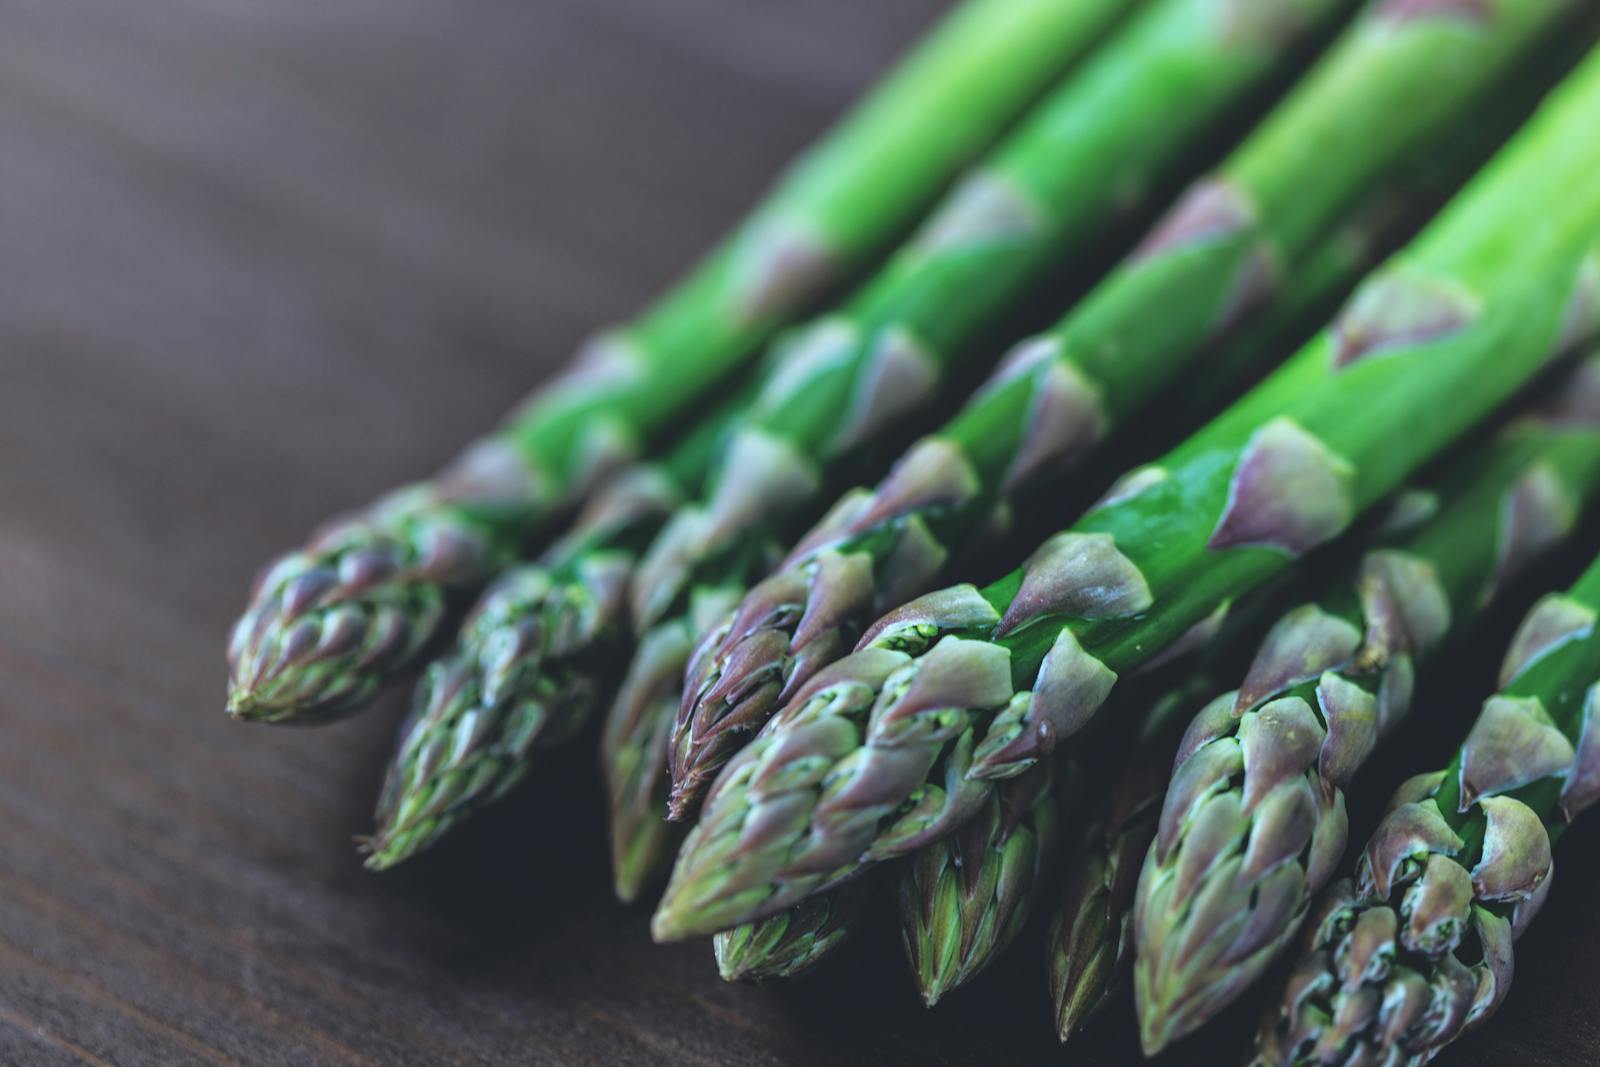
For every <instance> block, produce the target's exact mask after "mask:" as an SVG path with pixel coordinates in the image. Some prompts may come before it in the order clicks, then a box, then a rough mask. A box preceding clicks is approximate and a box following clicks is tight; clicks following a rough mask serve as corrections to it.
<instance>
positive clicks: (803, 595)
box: [671, 0, 1572, 813]
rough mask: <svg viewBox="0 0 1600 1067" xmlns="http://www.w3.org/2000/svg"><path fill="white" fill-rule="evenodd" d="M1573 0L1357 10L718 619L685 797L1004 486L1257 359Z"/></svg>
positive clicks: (681, 763) (1051, 469)
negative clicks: (1133, 229) (1278, 310)
mask: <svg viewBox="0 0 1600 1067" xmlns="http://www.w3.org/2000/svg"><path fill="white" fill-rule="evenodd" d="M1571 7H1572V4H1571V3H1570V2H1569V0H1493V2H1489V3H1484V4H1478V5H1475V6H1474V7H1473V8H1472V9H1471V11H1470V17H1463V11H1462V9H1460V8H1457V7H1452V6H1450V5H1441V6H1433V7H1427V6H1424V7H1422V8H1419V7H1418V6H1417V5H1414V4H1399V3H1392V2H1389V3H1380V4H1377V5H1376V6H1374V7H1373V8H1372V9H1371V10H1370V11H1369V13H1368V14H1367V16H1366V17H1365V18H1362V19H1360V20H1358V21H1357V23H1356V24H1355V25H1354V26H1353V27H1352V28H1351V29H1350V30H1349V31H1348V33H1347V34H1346V35H1345V37H1344V39H1343V40H1342V42H1341V43H1340V45H1339V46H1337V47H1336V48H1335V49H1334V50H1333V51H1332V52H1331V53H1330V54H1329V55H1328V56H1327V57H1326V58H1325V59H1324V60H1323V61H1322V62H1321V63H1320V64H1319V65H1318V67H1317V68H1316V70H1315V71H1314V72H1313V73H1312V74H1311V75H1310V76H1308V77H1307V78H1306V79H1305V81H1304V82H1303V83H1302V84H1301V85H1300V86H1299V87H1298V88H1297V89H1296V90H1295V91H1294V92H1293V93H1292V94H1291V95H1290V96H1289V98H1288V99H1287V100H1286V101H1285V102H1284V103H1283V104H1282V105H1280V106H1279V107H1278V108H1277V109H1275V110H1274V112H1273V113H1272V114H1271V115H1270V116H1269V117H1268V118H1267V120H1266V121H1265V122H1263V124H1262V125H1261V126H1260V128H1258V129H1257V130H1256V131H1255V132H1254V133H1253V134H1252V135H1251V136H1250V138H1249V139H1248V140H1247V141H1246V142H1245V143H1244V144H1243V145H1242V146H1240V147H1239V148H1238V149H1237V150H1236V151H1235V152H1234V153H1233V154H1232V155H1231V156H1230V157H1229V158H1228V159H1227V160H1226V161H1225V162H1223V163H1222V164H1221V165H1220V167H1219V168H1218V169H1217V170H1216V171H1214V172H1213V173H1212V174H1210V175H1209V176H1207V177H1206V178H1204V179H1202V180H1200V181H1199V182H1198V183H1196V184H1195V185H1194V186H1193V187H1192V188H1191V189H1190V190H1189V192H1188V194H1187V195H1186V196H1184V197H1183V198H1181V199H1180V200H1179V202H1178V205H1177V206H1176V208H1175V209H1174V210H1173V211H1172V212H1171V213H1169V215H1168V216H1167V218H1166V219H1165V220H1163V221H1162V222H1161V223H1160V224H1159V225H1157V227H1156V228H1155V229H1154V231H1153V232H1152V233H1151V234H1150V235H1149V236H1148V237H1147V238H1146V239H1145V241H1144V242H1143V243H1142V244H1141V246H1140V247H1139V249H1138V250H1137V251H1136V252H1135V253H1134V254H1133V256H1132V257H1131V258H1130V259H1129V260H1128V261H1126V262H1125V263H1123V264H1122V265H1121V267H1120V268H1119V269H1117V270H1116V271H1115V272H1114V273H1113V274H1112V275H1110V276H1109V277H1108V278H1107V279H1106V280H1105V281H1104V282H1102V283H1101V284H1100V285H1099V286H1098V287H1097V288H1096V289H1095V290H1094V292H1093V293H1091V294H1090V296H1089V297H1088V298H1087V299H1086V300H1084V301H1083V302H1082V303H1081V304H1080V305H1078V306H1077V307H1076V308H1074V309H1073V310H1072V311H1071V312H1069V313H1068V314H1067V315H1066V316H1065V317H1064V318H1063V319H1062V320H1061V321H1060V322H1058V323H1057V324H1056V325H1055V326H1053V327H1052V328H1051V329H1050V330H1048V331H1046V332H1045V333H1043V334H1041V335H1039V336H1037V337H1035V338H1032V339H1030V340H1028V341H1025V342H1023V343H1022V344H1020V345H1019V346H1017V347H1016V348H1015V349H1014V350H1013V351H1012V353H1011V355H1010V356H1009V357H1008V358H1007V359H1006V360H1005V361H1004V362H1003V363H1002V366H1001V368H1000V370H999V371H998V373H997V374H996V375H995V377H994V379H993V381H992V382H991V383H990V384H989V386H988V387H987V388H985V389H983V390H981V391H980V392H979V393H978V394H977V395H976V396H975V397H974V398H973V399H972V400H971V401H970V402H969V403H968V404H967V406H966V408H965V409H964V410H963V411H962V412H961V413H960V414H959V415H957V416H956V417H955V418H954V419H953V420H952V421H951V422H950V423H949V424H948V425H946V426H945V427H944V428H943V429H941V430H939V431H937V432H935V433H934V434H932V435H930V436H928V437H925V438H924V439H922V440H921V441H920V442H918V444H917V445H916V446H914V447H913V448H912V449H911V450H910V451H909V452H908V453H907V454H906V456H905V457H904V459H902V460H901V461H900V463H899V464H898V465H897V466H896V468H895V469H894V471H893V472H892V473H891V474H890V476H889V477H888V479H887V480H885V481H884V482H883V483H881V484H880V485H879V486H878V488H877V489H876V491H874V492H872V493H866V492H864V491H861V492H858V493H857V494H856V495H855V496H847V497H846V499H845V500H844V501H841V503H840V505H839V506H837V507H836V508H834V509H833V510H832V511H831V512H830V514H829V516H828V518H827V519H826V520H825V521H824V522H823V523H822V524H821V525H819V526H818V527H816V528H815V529H814V530H813V531H812V532H811V533H810V534H808V535H807V536H805V537H803V538H802V539H801V541H800V543H799V546H798V547H797V548H796V549H795V550H794V551H793V552H792V553H791V554H790V556H789V557H788V559H787V560H786V561H785V562H784V564H783V566H782V567H781V568H780V569H779V570H778V572H777V573H776V574H775V575H773V576H772V577H770V578H768V579H767V580H766V581H764V582H762V583H761V584H759V585H758V586H756V587H755V588H754V589H753V590H752V591H751V592H750V594H749V595H748V596H746V597H745V598H744V600H743V602H742V603H741V604H740V606H739V608H738V609H737V612H736V614H735V616H734V617H733V618H732V619H731V620H728V621H727V622H725V623H724V625H722V626H720V627H719V628H718V629H717V630H715V631H713V633H712V634H711V635H708V638H707V641H706V645H705V647H703V648H702V649H700V650H699V651H698V652H697V654H696V657H695V666H694V675H693V677H692V678H691V679H690V682H689V685H688V687H687V695H686V699H685V701H684V706H683V708H682V709H681V711H680V712H679V715H678V719H677V722H676V723H675V726H674V734H673V743H672V748H671V755H672V761H673V762H672V773H673V780H674V792H675V796H676V797H677V799H676V800H675V801H674V807H675V810H676V811H678V812H680V813H681V812H682V811H684V810H687V809H689V808H691V807H692V806H693V804H694V803H695V802H696V801H697V800H698V798H699V796H700V794H701V793H702V792H703V790H704V788H705V786H707V785H709V783H710V780H711V778H713V777H714V776H715V774H716V772H717V771H718V770H719V769H720V768H721V766H722V764H723V763H724V762H725V761H726V759H727V758H728V756H729V755H731V754H732V752H733V751H734V750H736V748H737V747H738V745H739V744H742V743H743V741H744V740H746V739H747V738H748V736H749V735H750V733H752V732H753V731H754V730H756V729H757V728H759V727H760V725H761V724H762V723H763V722H764V721H765V720H766V718H767V717H768V716H769V715H770V714H771V712H772V711H773V710H774V709H775V708H776V707H777V706H778V705H779V704H780V703H782V702H783V701H784V700H786V699H787V698H789V697H791V696H792V695H793V694H794V692H795V691H796V690H797V689H798V688H799V687H800V686H801V685H803V684H804V683H805V682H806V680H807V679H808V678H809V677H810V676H811V675H812V674H814V673H815V672H816V671H817V670H819V669H820V668H822V667H823V666H825V665H826V664H827V663H829V662H831V661H832V660H834V659H837V658H838V657H839V656H841V655H843V654H844V653H845V651H846V650H847V649H848V648H849V646H850V644H851V643H852V642H853V641H854V640H855V639H856V638H857V637H858V636H859V634H860V632H861V630H862V629H863V628H864V627H865V625H866V623H867V622H869V621H870V620H871V619H872V618H873V617H874V616H875V615H876V614H878V613H880V612H882V611H883V610H885V609H886V608H888V607H891V606H893V605H894V604H897V603H900V602H902V601H903V600H904V599H906V598H907V597H909V596H913V595H916V594H919V593H922V592H925V591H926V590H927V589H928V588H931V587H932V585H933V584H934V580H935V579H936V578H937V576H938V574H939V572H940V570H941V568H942V566H943V565H944V564H945V562H946V561H947V560H948V559H949V558H950V557H951V555H952V554H956V555H959V554H960V553H962V552H963V551H964V550H966V549H967V548H969V547H970V545H971V543H972V541H973V540H974V539H975V538H976V537H977V536H979V532H980V531H981V529H982V525H983V520H984V518H985V517H986V516H988V515H989V514H990V513H991V512H992V511H993V510H994V508H995V507H996V505H997V503H998V502H999V501H1000V500H1002V499H1005V498H1007V497H1009V496H1011V495H1013V494H1015V493H1016V492H1018V491H1019V489H1025V488H1027V487H1029V486H1031V485H1035V484H1037V483H1038V482H1039V481H1040V480H1041V479H1042V477H1043V476H1047V475H1054V474H1057V473H1059V471H1060V470H1061V469H1062V468H1064V467H1066V466H1068V465H1071V464H1076V463H1081V462H1084V461H1085V460H1087V459H1089V458H1091V457H1093V456H1095V455H1096V454H1097V452H1096V450H1095V448H1094V446H1095V445H1096V444H1099V443H1101V442H1103V441H1104V439H1105V437H1106V436H1107V435H1108V434H1110V433H1111V432H1112V431H1113V430H1115V429H1117V428H1118V427H1120V426H1124V425H1126V424H1128V423H1129V422H1130V421H1132V420H1134V419H1135V418H1136V417H1137V416H1138V414H1139V413H1140V412H1141V410H1142V409H1143V408H1144V407H1145V406H1146V405H1147V404H1148V403H1149V401H1150V400H1151V399H1152V398H1153V397H1154V396H1155V395H1156V394H1157V392H1159V391H1160V390H1161V389H1162V387H1163V386H1166V385H1168V384H1170V383H1171V382H1172V380H1173V379H1174V378H1175V377H1176V376H1177V375H1179V373H1180V372H1181V371H1183V370H1184V369H1185V368H1186V366H1188V365H1189V364H1190V363H1192V362H1194V361H1197V360H1200V359H1201V358H1202V357H1204V358H1205V362H1206V363H1209V364H1210V366H1208V367H1206V368H1205V369H1206V370H1207V371H1208V372H1209V373H1208V374H1206V375H1205V377H1206V379H1207V380H1208V382H1209V383H1212V388H1213V389H1214V388H1215V387H1216V384H1217V383H1226V382H1229V381H1235V382H1236V381H1240V380H1241V379H1245V380H1247V379H1248V377H1249V376H1251V375H1252V374H1253V373H1254V372H1255V371H1256V370H1259V369H1260V367H1259V364H1252V362H1251V361H1248V360H1237V359H1235V360H1231V361H1230V360H1225V359H1218V358H1217V355H1216V354H1217V352H1218V351H1219V348H1218V346H1219V342H1220V341H1222V340H1223V339H1225V338H1226V337H1227V336H1229V335H1230V334H1231V333H1233V332H1235V331H1237V330H1238V328H1239V327H1240V326H1241V325H1242V324H1243V323H1245V322H1247V321H1248V320H1249V319H1250V317H1251V315H1252V313H1253V312H1255V311H1257V310H1258V309H1260V308H1261V307H1262V306H1263V305H1265V304H1269V302H1270V299H1271V298H1272V297H1273V296H1274V295H1275V294H1276V293H1277V292H1278V291H1279V290H1280V289H1281V287H1282V286H1283V285H1284V284H1285V283H1286V281H1289V282H1290V283H1291V284H1292V279H1294V278H1296V277H1297V275H1299V273H1300V272H1301V270H1302V268H1303V267H1304V266H1306V265H1307V261H1308V260H1312V259H1315V258H1316V257H1317V256H1318V254H1319V251H1320V250H1321V249H1324V248H1326V246H1327V233H1328V231H1329V228H1330V227H1331V226H1333V225H1335V224H1336V222H1337V221H1338V220H1339V219H1340V218H1341V216H1344V215H1347V214H1348V213H1349V212H1350V211H1351V210H1352V208H1353V207H1354V206H1355V205H1357V204H1358V203H1359V202H1360V201H1362V200H1364V199H1370V198H1372V197H1373V196H1382V195H1384V194H1383V191H1384V190H1386V189H1387V188H1389V187H1390V186H1392V185H1393V184H1394V182H1395V180H1396V179H1397V176H1398V175H1399V174H1400V173H1401V172H1403V171H1405V170H1406V169H1408V168H1410V169H1414V168H1416V167H1417V165H1418V163H1419V161H1420V160H1423V159H1431V158H1432V157H1433V156H1434V155H1435V154H1437V153H1438V152H1440V151H1449V150H1452V149H1456V150H1459V149H1458V146H1456V145H1454V144H1452V141H1460V140H1463V139H1471V138H1464V135H1463V134H1462V127H1463V125H1469V126H1472V127H1473V128H1474V129H1475V128H1476V123H1471V122H1467V121H1466V120H1469V119H1471V118H1475V117H1476V116H1475V115H1474V114H1473V113H1474V111H1475V110H1476V109H1477V108H1478V106H1479V105H1481V104H1482V103H1483V100H1482V98H1483V96H1484V94H1485V90H1486V89H1487V88H1488V87H1489V86H1492V85H1494V84H1495V83H1496V82H1497V81H1498V80H1500V79H1501V78H1502V76H1503V75H1504V74H1505V72H1506V70H1507V69H1508V67H1510V66H1511V65H1512V63H1513V62H1514V61H1515V60H1517V59H1518V58H1519V57H1521V56H1523V55H1524V54H1525V53H1527V52H1528V51H1530V50H1531V48H1532V46H1533V44H1534V43H1535V41H1536V39H1537V38H1538V37H1539V36H1540V34H1541V33H1542V32H1544V31H1547V30H1549V29H1550V28H1551V26H1552V25H1553V24H1555V23H1556V21H1557V19H1558V16H1559V15H1562V14H1564V13H1565V12H1567V11H1569V10H1570V9H1571ZM1471 137H1476V133H1474V134H1472V135H1471ZM1308 145H1313V146H1316V149H1315V150H1314V151H1308V150H1307V147H1306V146H1308ZM1154 307H1159V308H1160V309H1161V313H1160V314H1159V315H1153V314H1151V311H1150V309H1151V308H1154ZM1222 351H1226V348H1223V349H1222ZM1246 351H1250V350H1249V349H1246ZM1257 351H1259V350H1257Z"/></svg>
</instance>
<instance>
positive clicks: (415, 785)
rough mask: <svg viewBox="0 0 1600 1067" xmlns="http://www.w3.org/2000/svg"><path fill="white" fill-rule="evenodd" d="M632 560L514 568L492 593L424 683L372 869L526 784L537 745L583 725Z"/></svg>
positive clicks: (375, 842) (613, 638)
mask: <svg viewBox="0 0 1600 1067" xmlns="http://www.w3.org/2000/svg"><path fill="white" fill-rule="evenodd" d="M629 564H630V559H629V557H628V556H626V555H625V554H612V553H596V554H593V555H589V556H584V557H582V558H581V559H580V561H579V562H578V563H577V564H576V565H574V566H573V567H571V568H568V569H566V570H564V571H558V572H556V573H552V572H551V571H549V570H547V569H545V568H543V567H537V566H526V567H519V568H514V569H513V570H511V571H508V572H507V573H506V574H504V575H503V576H502V577H501V578H500V579H498V580H497V581H496V582H495V583H494V585H492V586H491V587H490V588H489V590H488V591H487V592H486V593H485V594H484V596H483V599H482V600H481V601H480V602H479V604H478V606H477V607H476V608H475V609H474V610H473V612H472V614H471V615H470V616H469V617H468V618H467V620H466V622H465V624H464V625H463V626H462V630H461V637H460V640H459V642H458V644H457V646H456V648H455V650H454V651H453V652H452V653H451V654H450V655H448V656H446V657H444V658H443V659H440V660H437V661H436V662H434V663H433V664H432V665H431V666H430V667H429V669H428V671H427V673H426V674H425V675H424V676H423V678H422V680H421V682H420V683H419V684H418V687H417V692H416V697H415V703H414V705H413V711H412V714H411V716H410V718H409V719H408V720H407V722H406V725H405V727H404V729H403V730H402V731H401V735H400V742H399V746H398V748H397V751H396V753H395V756H394V759H393V761H392V762H391V763H390V765H389V769H388V772H387V774H386V776H385V779H384V786H383V792H382V794H381V796H380V799H379V803H378V808H377V812H376V814H375V816H374V819H375V822H376V824H377V828H376V829H375V830H374V831H373V834H372V836H371V837H370V838H369V839H368V840H367V841H366V843H365V849H366V851H367V853H368V856H367V861H366V862H367V866H368V867H369V868H372V869H373V870H382V869H384V868H387V867H392V866H394V865H395V864H397V863H399V862H401V861H402V860H406V859H409V858H410V857H412V856H414V855H416V854H417V853H419V852H421V851H423V850H424V849H426V848H428V847H430V846H432V845H433V844H435V843H437V842H438V841H439V840H440V839H441V838H443V837H444V836H445V834H447V833H448V832H449V831H450V830H451V829H453V828H454V827H455V826H457V825H459V824H460V823H461V822H462V821H464V820H465V819H467V818H470V817H471V816H472V815H474V814H475V813H477V812H478V811H480V810H482V809H483V808H485V807H487V806H488V805H490V804H492V803H494V802H495V801H496V800H498V799H500V798H501V797H503V796H504V795H505V794H506V793H507V792H509V791H510V790H511V788H512V787H513V786H515V785H516V784H517V783H518V782H520V781H521V780H522V779H523V778H524V777H525V776H526V775H527V772H528V769H529V767H530V766H531V765H532V758H533V754H534V752H535V751H536V750H539V749H544V748H549V747H551V746H553V745H556V744H559V743H560V742H561V741H563V740H565V739H566V738H568V737H570V736H572V734H574V733H576V732H577V731H578V730H579V729H581V728H582V727H583V724H584V723H585V722H587V721H588V719H589V716H590V715H591V714H592V713H593V711H594V708H595V704H596V703H597V701H598V700H599V697H600V693H599V691H598V687H597V686H596V685H595V683H594V682H593V681H592V680H591V671H590V670H589V667H590V666H591V665H592V664H591V663H590V660H591V659H592V657H595V656H604V655H607V654H609V653H611V652H612V651H613V650H614V649H615V646H616V643H617V640H618V638H619V637H620V635H621V621H622V620H621V616H622V612H623V607H624V601H623V595H624V592H625V590H626V587H627V575H628V570H629Z"/></svg>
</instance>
